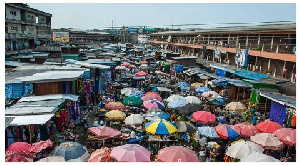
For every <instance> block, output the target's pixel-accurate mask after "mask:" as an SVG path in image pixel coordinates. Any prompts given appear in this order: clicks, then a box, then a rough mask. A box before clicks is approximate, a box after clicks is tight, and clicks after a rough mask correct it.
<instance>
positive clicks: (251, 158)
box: [240, 151, 280, 162]
mask: <svg viewBox="0 0 300 166" xmlns="http://www.w3.org/2000/svg"><path fill="white" fill-rule="evenodd" d="M240 162H280V160H277V159H275V158H274V157H271V156H268V155H266V154H263V153H259V152H255V151H252V152H250V153H248V154H247V155H246V156H244V157H243V158H241V159H240Z"/></svg>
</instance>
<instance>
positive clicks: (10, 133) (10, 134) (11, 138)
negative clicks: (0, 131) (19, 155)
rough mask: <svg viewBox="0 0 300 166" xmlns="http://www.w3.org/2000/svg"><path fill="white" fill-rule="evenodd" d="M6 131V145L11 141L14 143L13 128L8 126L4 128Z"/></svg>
mask: <svg viewBox="0 0 300 166" xmlns="http://www.w3.org/2000/svg"><path fill="white" fill-rule="evenodd" d="M6 133H7V146H8V147H9V146H10V145H11V144H12V143H14V142H15V141H14V134H13V130H12V129H11V128H10V127H8V128H6Z"/></svg>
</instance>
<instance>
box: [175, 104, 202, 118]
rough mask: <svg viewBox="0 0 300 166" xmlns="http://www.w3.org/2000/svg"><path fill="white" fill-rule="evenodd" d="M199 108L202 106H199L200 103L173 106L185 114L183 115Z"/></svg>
mask: <svg viewBox="0 0 300 166" xmlns="http://www.w3.org/2000/svg"><path fill="white" fill-rule="evenodd" d="M201 109H203V106H201V105H200V104H187V105H185V106H183V107H181V108H175V110H176V111H177V112H178V113H179V114H185V115H188V114H190V113H193V112H196V111H199V110H201Z"/></svg>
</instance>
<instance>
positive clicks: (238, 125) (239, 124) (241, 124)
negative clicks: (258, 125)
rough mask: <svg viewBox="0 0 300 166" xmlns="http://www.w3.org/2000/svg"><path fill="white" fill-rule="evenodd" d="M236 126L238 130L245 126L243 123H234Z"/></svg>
mask: <svg viewBox="0 0 300 166" xmlns="http://www.w3.org/2000/svg"><path fill="white" fill-rule="evenodd" d="M234 126H235V127H236V128H238V129H239V130H243V128H244V127H245V126H246V125H245V124H244V123H238V124H235V125H234Z"/></svg>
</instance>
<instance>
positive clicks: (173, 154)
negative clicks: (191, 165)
mask: <svg viewBox="0 0 300 166" xmlns="http://www.w3.org/2000/svg"><path fill="white" fill-rule="evenodd" d="M158 160H159V161H161V162H199V160H198V157H197V153H196V152H194V151H192V150H190V149H188V148H186V147H183V146H171V147H166V148H164V149H161V150H159V151H158Z"/></svg>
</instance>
